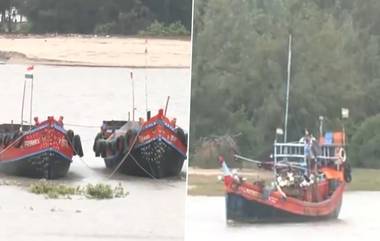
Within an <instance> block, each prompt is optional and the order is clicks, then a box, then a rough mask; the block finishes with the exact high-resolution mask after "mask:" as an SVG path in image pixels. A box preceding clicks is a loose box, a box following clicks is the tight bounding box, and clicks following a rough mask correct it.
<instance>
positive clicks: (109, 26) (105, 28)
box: [94, 22, 117, 35]
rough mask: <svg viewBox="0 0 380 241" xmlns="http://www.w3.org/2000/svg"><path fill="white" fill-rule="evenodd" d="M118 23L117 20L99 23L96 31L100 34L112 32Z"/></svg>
mask: <svg viewBox="0 0 380 241" xmlns="http://www.w3.org/2000/svg"><path fill="white" fill-rule="evenodd" d="M116 28H117V24H116V23H115V22H111V23H105V24H98V25H96V26H95V29H94V33H95V34H100V35H106V34H112V33H114V32H115V30H116Z"/></svg>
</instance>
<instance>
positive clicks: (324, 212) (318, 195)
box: [223, 163, 346, 222]
mask: <svg viewBox="0 0 380 241" xmlns="http://www.w3.org/2000/svg"><path fill="white" fill-rule="evenodd" d="M223 167H224V170H226V172H225V176H224V178H223V181H224V188H225V199H226V219H227V221H238V222H303V221H317V220H325V219H333V218H337V217H338V216H339V212H340V208H341V205H342V200H343V192H344V190H345V186H346V182H345V181H344V179H329V180H324V181H321V182H320V183H318V184H317V183H315V184H313V185H310V186H307V187H304V188H301V189H298V192H297V193H293V194H290V193H288V194H285V191H284V190H280V189H276V188H271V187H267V188H265V187H263V186H262V184H260V183H251V182H248V181H245V180H243V179H241V178H240V177H239V176H238V175H237V174H232V173H231V172H230V171H229V169H228V167H227V165H226V164H225V163H223ZM322 170H323V171H326V169H322Z"/></svg>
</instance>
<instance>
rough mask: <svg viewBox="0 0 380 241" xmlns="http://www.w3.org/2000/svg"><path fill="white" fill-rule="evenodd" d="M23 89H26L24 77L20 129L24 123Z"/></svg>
mask: <svg viewBox="0 0 380 241" xmlns="http://www.w3.org/2000/svg"><path fill="white" fill-rule="evenodd" d="M25 89H26V79H25V80H24V91H23V92H22V103H21V130H22V126H23V125H24V104H25Z"/></svg>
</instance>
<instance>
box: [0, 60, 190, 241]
mask: <svg viewBox="0 0 380 241" xmlns="http://www.w3.org/2000/svg"><path fill="white" fill-rule="evenodd" d="M25 69H26V66H23V65H0V93H1V94H0V103H3V104H2V105H1V106H2V107H1V111H0V123H9V122H10V121H11V120H14V121H15V122H17V123H19V122H20V109H21V99H22V88H23V82H24V72H25ZM130 71H133V73H134V79H135V81H134V85H135V96H136V97H135V102H136V116H138V117H139V116H144V117H145V109H146V98H145V82H146V83H147V89H148V91H147V93H148V107H149V109H150V110H152V112H153V114H154V113H156V111H158V109H159V108H162V107H164V106H165V103H166V97H167V96H170V101H169V108H168V112H167V114H168V116H169V117H176V118H177V123H178V125H180V126H182V127H183V128H184V129H185V130H186V129H188V128H187V127H188V125H189V95H190V90H189V81H190V71H189V70H187V69H148V70H146V71H145V70H144V69H126V68H86V67H53V66H35V70H34V77H35V81H34V90H35V91H34V98H33V116H39V117H40V119H41V120H42V119H44V118H46V117H47V116H48V115H54V116H56V117H58V116H60V115H62V116H64V123H65V127H66V129H72V130H74V132H75V133H77V134H79V135H80V136H81V139H82V145H83V149H84V153H85V156H84V157H83V158H78V157H74V160H73V163H72V166H71V168H70V170H69V173H68V175H67V177H65V178H63V179H60V180H58V181H56V182H59V183H68V184H72V185H85V184H86V183H97V182H102V183H109V184H112V185H116V184H117V183H119V182H120V183H122V185H123V186H124V187H125V188H126V189H127V191H129V193H130V194H129V195H128V196H127V197H126V198H122V199H112V200H105V201H95V200H86V199H83V198H80V197H74V198H73V200H46V199H44V198H43V197H41V196H37V195H34V194H30V193H28V192H26V191H25V189H26V188H27V186H28V185H29V184H30V183H31V182H34V181H35V180H33V179H28V178H20V177H11V176H8V175H5V174H0V181H4V180H7V181H10V182H11V183H16V184H17V185H16V186H13V185H12V186H4V185H2V186H1V185H0V240H10V239H12V240H42V241H43V240H99V239H104V240H113V239H114V240H119V239H120V240H126V239H127V240H148V239H149V240H182V239H183V232H184V228H183V227H184V202H185V188H186V182H185V180H184V179H183V178H170V179H164V180H150V179H145V178H136V177H127V176H125V175H122V174H116V175H115V176H114V177H113V178H112V179H108V176H109V175H110V172H111V171H110V170H106V169H105V168H104V163H103V160H102V159H101V158H95V156H94V154H93V152H92V144H93V139H94V137H95V135H96V133H97V132H98V131H99V127H98V126H100V124H101V122H102V120H105V119H108V120H112V119H114V120H126V119H127V118H128V112H130V111H132V97H131V96H132V84H131V80H130V77H129V76H130ZM145 76H147V81H145V79H146V78H145ZM26 97H27V99H29V96H28V95H27V96H26ZM27 106H28V104H27ZM27 113H29V109H28V108H26V109H25V115H24V116H26V118H24V119H26V120H29V114H27ZM81 125H84V126H83V127H82V126H81Z"/></svg>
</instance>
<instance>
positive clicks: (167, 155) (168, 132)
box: [94, 110, 187, 178]
mask: <svg viewBox="0 0 380 241" xmlns="http://www.w3.org/2000/svg"><path fill="white" fill-rule="evenodd" d="M105 123H107V122H105ZM108 123H110V126H111V125H112V124H114V125H116V126H117V127H116V128H111V127H108V128H105V129H110V130H111V129H112V132H113V134H111V135H109V136H107V135H106V134H102V133H100V135H101V136H102V137H101V138H99V139H96V140H95V143H94V151H95V154H96V155H101V156H102V157H103V158H104V160H105V163H106V167H108V168H112V169H113V168H115V167H117V166H119V164H120V162H122V164H121V165H120V169H119V170H120V171H121V172H123V173H125V174H128V175H134V176H144V177H151V178H164V177H171V176H177V175H179V173H180V172H181V169H182V165H183V163H184V160H185V159H186V151H187V138H186V135H185V133H184V132H183V130H182V129H181V128H179V127H176V124H175V122H173V121H171V120H169V119H168V118H167V117H166V116H165V115H164V114H163V111H162V110H160V111H159V113H158V114H157V115H155V116H153V117H152V118H150V119H149V120H147V121H145V122H143V121H140V122H133V123H132V122H129V123H128V122H122V121H113V122H108ZM124 125H126V126H124ZM116 130H117V131H116ZM103 132H104V131H103ZM106 133H107V132H106ZM132 133H133V134H132ZM101 145H103V147H101ZM120 146H125V147H123V148H120ZM127 154H128V156H127ZM126 156H127V157H126Z"/></svg>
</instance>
